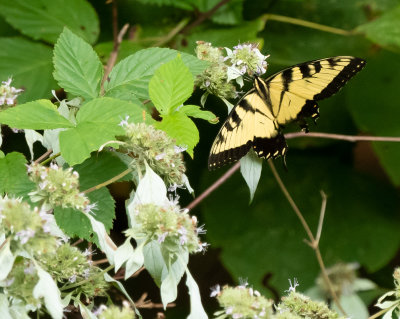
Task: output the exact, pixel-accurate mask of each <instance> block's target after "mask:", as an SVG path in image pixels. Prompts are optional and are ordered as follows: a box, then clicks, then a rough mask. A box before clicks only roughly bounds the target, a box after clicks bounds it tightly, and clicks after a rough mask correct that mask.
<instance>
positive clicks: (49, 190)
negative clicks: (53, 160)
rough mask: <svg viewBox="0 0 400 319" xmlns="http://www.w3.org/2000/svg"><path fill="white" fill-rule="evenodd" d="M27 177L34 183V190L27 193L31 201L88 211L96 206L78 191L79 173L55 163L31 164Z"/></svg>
mask: <svg viewBox="0 0 400 319" xmlns="http://www.w3.org/2000/svg"><path fill="white" fill-rule="evenodd" d="M28 173H29V178H30V179H31V181H33V182H34V183H35V184H36V190H35V191H33V192H31V193H29V195H30V196H31V199H32V201H34V202H36V201H43V202H44V203H45V204H49V205H50V206H51V207H54V206H61V207H63V208H67V207H71V208H75V209H77V210H80V211H84V212H89V211H91V210H93V209H94V208H95V207H96V204H90V201H89V199H88V198H87V197H86V196H85V195H84V194H83V193H81V192H80V191H79V174H78V173H77V172H75V171H73V170H72V168H69V169H63V168H62V167H58V165H56V164H50V167H45V166H41V165H38V164H32V165H30V166H28Z"/></svg>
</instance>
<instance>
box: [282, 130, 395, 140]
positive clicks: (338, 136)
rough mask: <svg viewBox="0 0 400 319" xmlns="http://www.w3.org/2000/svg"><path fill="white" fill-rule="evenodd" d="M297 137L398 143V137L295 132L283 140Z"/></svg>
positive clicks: (286, 135) (288, 134)
mask: <svg viewBox="0 0 400 319" xmlns="http://www.w3.org/2000/svg"><path fill="white" fill-rule="evenodd" d="M298 137H315V138H327V139H333V140H342V141H348V142H358V141H370V142H400V137H393V136H363V135H344V134H332V133H321V132H309V133H305V132H296V133H287V134H285V138H287V139H292V138H298Z"/></svg>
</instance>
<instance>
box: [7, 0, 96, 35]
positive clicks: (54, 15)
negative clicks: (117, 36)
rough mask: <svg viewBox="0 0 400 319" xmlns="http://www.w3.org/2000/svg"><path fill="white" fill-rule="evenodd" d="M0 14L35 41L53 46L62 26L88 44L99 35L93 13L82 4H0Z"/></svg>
mask: <svg viewBox="0 0 400 319" xmlns="http://www.w3.org/2000/svg"><path fill="white" fill-rule="evenodd" d="M0 13H1V15H3V16H4V18H5V19H6V21H7V22H8V23H10V24H11V25H12V26H13V27H14V28H16V29H18V30H20V31H21V32H22V33H23V34H25V35H27V36H29V37H32V38H33V39H35V40H39V39H41V40H44V41H46V42H49V43H54V42H55V41H56V39H57V37H58V35H59V34H60V33H61V32H62V30H63V28H64V27H65V26H67V27H68V28H70V29H71V30H72V31H73V32H75V33H76V34H78V35H79V36H81V37H83V38H84V39H85V40H86V41H88V42H90V43H94V42H96V39H97V37H98V35H99V21H98V19H97V15H96V12H95V11H94V9H93V7H92V6H91V5H90V4H89V3H88V2H87V1H85V0H52V1H47V0H29V1H27V0H14V1H13V2H12V5H10V2H9V1H7V0H0Z"/></svg>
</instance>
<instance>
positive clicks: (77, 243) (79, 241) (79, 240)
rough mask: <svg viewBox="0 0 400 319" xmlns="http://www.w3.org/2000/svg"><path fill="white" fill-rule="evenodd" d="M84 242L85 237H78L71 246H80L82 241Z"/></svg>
mask: <svg viewBox="0 0 400 319" xmlns="http://www.w3.org/2000/svg"><path fill="white" fill-rule="evenodd" d="M82 242H83V239H78V240H77V241H76V242H74V243H73V244H72V245H71V246H72V247H75V246H78V245H79V244H80V243H82Z"/></svg>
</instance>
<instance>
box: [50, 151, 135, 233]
mask: <svg viewBox="0 0 400 319" xmlns="http://www.w3.org/2000/svg"><path fill="white" fill-rule="evenodd" d="M126 169H127V166H126V165H125V164H124V163H123V162H122V161H121V160H120V159H119V158H118V157H117V156H116V155H114V154H112V153H109V152H101V153H99V154H96V155H95V156H92V157H91V158H89V159H87V160H86V161H84V162H83V163H82V164H79V165H76V166H74V170H75V171H77V172H78V174H79V189H80V190H81V191H85V190H87V189H89V188H91V187H93V186H96V185H98V184H101V183H103V182H105V181H107V180H109V179H111V178H112V177H114V176H116V175H118V174H119V173H121V172H123V171H124V170H126ZM129 178H130V175H129V174H128V175H127V176H125V177H124V178H122V179H121V180H125V179H129ZM121 180H120V181H121ZM87 196H88V198H89V199H90V202H91V203H96V204H97V205H96V209H94V210H93V213H94V217H95V219H96V220H98V221H99V222H101V223H102V224H103V225H104V226H105V229H106V231H109V230H110V229H111V228H112V227H113V220H114V218H115V203H114V199H113V198H112V196H111V194H110V192H109V191H108V189H107V188H106V187H103V188H100V189H98V190H95V191H92V192H90V193H88V194H87ZM54 215H55V217H56V221H57V225H58V226H59V227H60V228H62V229H63V230H64V231H65V232H66V234H67V235H68V236H71V237H75V236H77V237H80V238H84V239H86V240H93V238H91V236H92V235H93V231H92V226H91V224H90V221H89V219H88V218H87V217H86V216H85V215H84V214H83V213H81V212H80V211H77V210H74V209H61V208H56V209H55V211H54Z"/></svg>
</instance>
